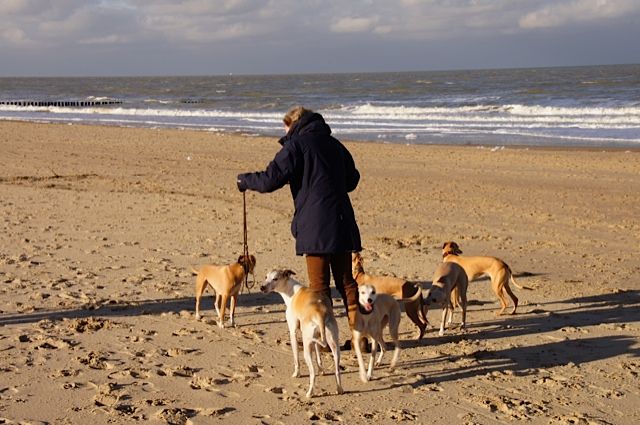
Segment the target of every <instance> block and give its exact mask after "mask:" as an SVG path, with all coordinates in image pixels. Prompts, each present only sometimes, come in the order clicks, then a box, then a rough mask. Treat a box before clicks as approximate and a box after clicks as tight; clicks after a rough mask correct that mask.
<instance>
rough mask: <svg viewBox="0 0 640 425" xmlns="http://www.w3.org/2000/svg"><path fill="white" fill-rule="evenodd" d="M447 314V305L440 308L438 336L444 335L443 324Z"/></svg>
mask: <svg viewBox="0 0 640 425" xmlns="http://www.w3.org/2000/svg"><path fill="white" fill-rule="evenodd" d="M448 312H449V306H447V305H444V306H442V320H441V321H440V332H438V335H440V336H443V335H444V324H445V322H446V320H447V313H448Z"/></svg>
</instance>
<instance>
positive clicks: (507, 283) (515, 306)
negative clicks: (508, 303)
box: [504, 280, 518, 314]
mask: <svg viewBox="0 0 640 425" xmlns="http://www.w3.org/2000/svg"><path fill="white" fill-rule="evenodd" d="M504 290H505V292H506V293H507V295H509V296H510V297H511V300H512V301H513V310H511V313H510V314H516V309H517V308H518V297H516V295H515V294H514V293H513V291H511V288H510V287H509V281H507V280H505V283H504Z"/></svg>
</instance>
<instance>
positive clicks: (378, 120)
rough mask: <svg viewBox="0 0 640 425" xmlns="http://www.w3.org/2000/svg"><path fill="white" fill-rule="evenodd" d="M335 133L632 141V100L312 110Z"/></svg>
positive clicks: (162, 116) (209, 127) (184, 123)
mask: <svg viewBox="0 0 640 425" xmlns="http://www.w3.org/2000/svg"><path fill="white" fill-rule="evenodd" d="M320 112H321V113H322V114H323V115H324V116H325V118H326V119H327V121H328V122H329V123H330V125H331V126H332V128H333V130H334V132H335V133H336V134H337V135H349V136H353V137H359V136H363V137H368V138H370V137H374V138H388V139H390V140H391V139H396V140H399V139H404V140H411V141H416V142H418V143H419V142H420V141H422V140H425V138H428V137H441V136H443V135H468V136H481V135H485V136H487V135H500V136H505V137H507V136H516V137H527V138H540V139H545V138H556V139H574V140H584V141H612V142H625V143H640V106H620V107H613V106H609V107H568V106H526V105H520V104H509V105H490V104H478V105H466V106H422V105H421V106H416V105H400V104H397V103H395V104H394V103H392V102H388V103H384V104H372V103H365V104H357V105H353V104H352V105H343V106H341V107H338V108H333V109H327V110H320ZM0 119H23V120H31V121H40V122H43V121H49V122H56V121H62V122H93V123H103V124H109V125H122V126H145V127H174V128H191V129H200V130H204V131H240V132H248V133H251V134H256V133H261V134H272V135H277V134H281V132H282V124H281V119H282V113H281V112H280V111H277V112H274V111H257V110H253V111H240V110H220V109H204V108H199V109H194V108H182V109H181V108H131V107H126V106H122V105H118V106H116V107H114V106H109V107H106V106H105V107H81V108H68V107H53V106H49V107H36V106H11V105H0Z"/></svg>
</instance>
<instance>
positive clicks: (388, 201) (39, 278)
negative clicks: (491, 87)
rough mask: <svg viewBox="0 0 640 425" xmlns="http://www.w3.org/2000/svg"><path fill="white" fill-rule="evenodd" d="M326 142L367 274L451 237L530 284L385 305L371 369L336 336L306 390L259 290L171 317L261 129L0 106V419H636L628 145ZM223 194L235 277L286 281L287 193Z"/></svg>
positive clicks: (220, 226) (632, 159)
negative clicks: (246, 251) (454, 307)
mask: <svg viewBox="0 0 640 425" xmlns="http://www.w3.org/2000/svg"><path fill="white" fill-rule="evenodd" d="M347 145H348V147H349V149H350V150H351V151H352V153H353V155H354V157H355V160H356V162H357V165H358V167H359V169H360V171H361V174H362V180H361V183H360V185H359V187H358V189H357V190H356V191H355V192H354V194H353V196H352V200H353V204H354V207H355V210H356V214H357V218H358V221H359V224H360V227H361V233H362V239H363V244H364V246H365V251H364V252H363V255H364V257H365V259H366V261H367V262H366V268H367V271H368V272H369V273H373V274H393V275H396V276H401V277H406V278H408V279H414V280H422V281H425V282H429V280H430V278H431V275H432V273H433V271H434V269H435V267H436V265H437V264H438V262H439V261H441V252H440V247H441V245H442V243H443V242H444V241H446V240H455V241H457V242H458V243H459V244H460V246H461V247H462V250H463V251H464V252H465V255H494V256H498V257H500V258H502V259H504V260H505V261H506V262H507V263H508V264H509V265H510V266H511V268H512V269H513V270H514V273H515V275H516V279H517V280H518V281H519V283H520V284H524V285H527V286H530V287H534V288H535V290H533V291H523V290H518V289H515V292H516V294H517V295H518V296H519V297H520V300H521V305H520V307H519V311H518V314H517V315H515V316H502V317H495V316H494V313H495V311H496V310H497V308H498V306H499V304H498V302H497V300H496V298H495V296H494V295H493V294H492V292H491V290H490V287H489V282H488V281H487V280H486V279H485V280H478V281H475V282H473V283H472V284H471V285H470V287H469V299H470V300H471V303H470V304H471V305H470V308H469V312H468V315H467V319H468V329H467V330H466V332H462V331H461V330H460V329H458V328H457V327H454V328H453V329H450V330H448V331H447V333H446V334H445V336H444V337H438V336H437V331H434V329H433V327H432V328H431V329H430V330H429V331H428V332H427V334H426V336H425V338H424V339H423V340H422V341H415V340H413V336H414V334H415V328H414V326H413V325H412V324H411V323H410V321H409V320H407V319H406V317H403V320H402V323H401V340H402V341H401V344H402V352H401V354H400V361H399V366H398V368H397V369H396V370H395V371H389V370H388V368H387V367H386V366H387V365H388V361H389V359H390V357H386V359H385V361H384V364H383V366H382V367H381V368H379V369H376V370H375V372H374V380H373V381H372V382H369V383H367V384H364V383H362V382H360V380H359V379H358V373H357V363H356V361H355V355H354V354H353V353H352V352H350V351H348V352H343V353H342V360H343V361H342V365H343V366H344V371H343V386H344V388H345V390H346V393H345V394H344V395H336V394H335V383H334V380H333V377H332V375H331V374H327V375H325V376H321V377H320V378H319V380H318V385H317V388H316V392H317V394H318V396H317V397H316V398H313V399H311V400H307V399H306V398H305V396H304V394H305V391H306V389H307V385H308V378H307V374H306V367H305V366H303V377H301V378H297V379H294V378H291V377H290V375H291V373H292V371H293V368H292V358H291V352H290V347H289V346H288V343H287V340H288V337H287V327H286V324H285V319H284V305H283V304H282V301H281V299H280V298H279V296H277V295H275V294H270V295H263V294H260V293H259V291H257V289H256V288H254V289H253V291H252V292H251V293H248V294H247V293H245V294H243V295H242V296H241V297H240V301H239V303H240V306H239V309H238V312H237V316H236V321H237V327H236V328H232V329H224V330H221V329H219V328H218V327H217V326H215V320H214V313H215V312H214V310H213V309H212V303H211V298H210V297H207V298H206V299H205V300H204V301H203V307H204V316H205V317H204V319H203V320H202V321H200V322H198V321H196V320H195V319H194V313H193V308H194V298H193V286H194V277H193V276H192V275H191V273H190V267H191V266H198V265H201V264H206V263H213V264H224V263H229V262H232V261H233V260H234V259H235V258H237V256H238V254H240V253H241V251H242V196H241V195H240V194H239V193H238V192H237V190H236V188H235V176H236V174H237V173H239V172H243V171H252V170H258V169H262V168H263V167H264V166H265V165H266V164H267V162H268V161H269V160H270V159H271V158H272V157H273V155H274V154H275V152H276V151H277V149H278V148H279V146H278V145H277V143H276V140H275V139H274V138H255V137H247V136H240V135H217V134H209V133H203V132H200V133H198V132H189V131H178V130H152V129H121V128H109V127H92V126H75V125H74V126H70V125H53V124H28V123H13V122H0V157H1V158H2V171H1V172H0V211H1V217H2V224H1V227H2V230H1V232H0V281H1V284H0V367H1V373H0V424H3V423H11V424H13V423H21V424H22V423H52V424H65V423H72V424H83V423H98V424H100V423H131V422H136V421H139V422H141V421H151V422H153V423H170V424H183V423H194V424H198V423H218V422H221V421H222V422H225V423H242V424H278V423H285V424H293V423H309V422H317V423H340V422H342V423H350V424H351V423H354V424H357V423H372V422H375V423H397V422H406V423H424V424H427V423H439V424H504V423H514V422H525V423H532V424H548V423H552V424H637V423H640V389H639V382H640V379H639V374H640V358H639V357H638V355H639V349H640V344H639V340H638V337H639V336H640V310H639V307H640V296H639V290H640V284H639V282H640V278H639V277H638V275H639V272H640V256H639V254H640V250H639V247H640V219H639V217H640V152H638V151H625V150H610V151H607V152H604V151H602V150H598V149H591V150H562V149H523V148H507V149H491V148H480V147H450V146H404V145H382V144H373V143H348V144H347ZM247 203H248V212H249V217H248V221H249V229H248V231H249V246H250V250H251V252H252V253H254V254H255V255H256V256H257V258H258V264H257V268H256V269H257V280H258V281H261V280H262V279H263V277H264V275H265V274H266V272H267V271H269V270H270V269H271V268H272V267H274V266H287V267H290V268H292V269H294V270H296V271H297V272H298V276H299V277H300V278H301V280H302V281H306V275H305V269H304V262H303V259H302V258H301V257H296V256H295V255H294V241H293V239H292V237H291V235H290V232H289V222H290V217H291V214H292V202H291V199H290V194H289V193H288V190H287V189H284V190H281V191H279V192H276V193H274V194H270V195H260V194H255V193H249V194H248V195H247ZM208 294H210V292H209V293H208ZM336 305H337V306H338V307H337V308H336V314H337V315H338V316H339V317H338V322H339V325H340V332H341V336H340V339H341V340H342V341H344V340H345V339H346V336H347V331H348V327H347V320H346V317H345V316H344V309H343V308H342V306H341V305H340V303H339V302H338V298H337V297H336ZM429 320H430V322H431V324H432V326H437V325H438V324H439V311H438V310H433V311H430V312H429ZM325 364H326V365H329V366H331V361H330V358H329V357H328V356H327V357H326V359H325Z"/></svg>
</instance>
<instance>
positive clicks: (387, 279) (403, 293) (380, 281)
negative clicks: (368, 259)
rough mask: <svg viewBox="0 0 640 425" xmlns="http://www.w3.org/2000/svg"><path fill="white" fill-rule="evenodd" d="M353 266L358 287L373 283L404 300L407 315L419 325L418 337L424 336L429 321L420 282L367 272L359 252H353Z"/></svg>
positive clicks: (388, 293) (378, 288) (396, 297)
mask: <svg viewBox="0 0 640 425" xmlns="http://www.w3.org/2000/svg"><path fill="white" fill-rule="evenodd" d="M351 268H352V272H353V278H354V279H355V280H356V282H357V283H358V287H360V286H362V285H365V284H366V285H373V287H375V288H376V293H378V294H387V295H391V296H392V297H393V298H395V299H396V300H398V301H402V302H404V310H405V312H406V313H407V317H409V319H411V321H412V322H413V323H415V325H416V326H417V327H418V339H421V338H422V337H423V336H424V332H425V330H426V329H427V326H428V325H429V323H428V322H427V316H426V315H425V313H424V311H423V307H424V300H423V299H422V288H421V287H420V284H419V283H413V282H408V281H406V280H404V279H400V278H398V277H393V276H373V275H370V274H367V273H365V271H364V259H363V258H362V256H361V255H360V253H357V252H354V253H353V254H351Z"/></svg>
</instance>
